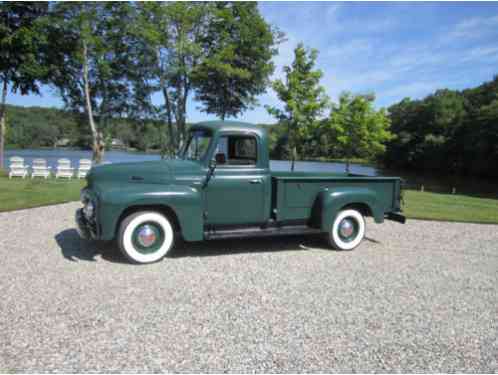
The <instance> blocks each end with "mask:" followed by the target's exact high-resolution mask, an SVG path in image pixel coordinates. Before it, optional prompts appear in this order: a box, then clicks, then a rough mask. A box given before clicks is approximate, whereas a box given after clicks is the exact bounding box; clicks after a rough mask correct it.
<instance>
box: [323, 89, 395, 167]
mask: <svg viewBox="0 0 498 375" xmlns="http://www.w3.org/2000/svg"><path fill="white" fill-rule="evenodd" d="M374 100H375V96H374V95H351V94H350V93H347V92H346V93H343V94H341V96H340V98H339V105H338V106H337V107H335V108H333V109H332V112H331V114H330V118H329V121H328V124H327V125H328V128H329V130H330V132H331V134H333V135H334V142H336V143H337V144H338V145H339V146H340V147H341V149H342V152H343V154H344V155H345V156H346V171H347V172H349V171H350V160H351V158H352V157H354V156H356V157H362V158H369V159H373V158H375V157H377V156H378V155H379V154H381V153H383V152H384V151H385V149H386V146H385V143H386V142H388V141H389V140H391V139H392V138H393V135H392V134H391V132H390V131H389V127H390V121H389V118H388V116H387V114H386V112H385V110H384V109H380V110H378V111H377V110H375V109H374V107H373V102H374Z"/></svg>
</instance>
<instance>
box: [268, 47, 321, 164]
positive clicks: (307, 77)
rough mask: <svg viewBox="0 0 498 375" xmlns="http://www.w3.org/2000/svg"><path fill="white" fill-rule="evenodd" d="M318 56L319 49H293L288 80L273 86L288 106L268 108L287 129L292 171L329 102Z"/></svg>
mask: <svg viewBox="0 0 498 375" xmlns="http://www.w3.org/2000/svg"><path fill="white" fill-rule="evenodd" d="M317 56H318V51H317V50H314V49H312V50H307V49H305V48H304V45H303V44H302V43H300V44H299V45H298V46H297V47H296V48H295V49H294V61H293V63H292V65H291V66H286V67H284V72H285V81H283V80H281V79H277V80H276V81H274V82H273V84H272V87H273V90H275V92H276V93H277V96H278V98H279V99H280V100H281V101H282V102H284V103H285V105H284V109H283V110H282V109H280V108H277V107H270V106H266V109H267V110H268V112H269V113H270V114H271V115H273V116H274V117H275V118H277V120H278V121H279V122H280V124H282V125H284V126H285V127H286V128H287V131H288V139H289V146H290V151H291V160H292V163H291V170H292V171H293V170H294V162H295V160H296V159H297V157H298V154H299V153H300V151H302V150H303V144H305V143H306V142H309V141H310V139H311V138H312V135H313V133H314V131H315V129H316V127H318V126H319V125H320V118H321V117H322V116H323V115H324V111H325V109H326V108H327V106H328V102H329V99H328V97H327V95H326V94H325V89H324V88H323V87H322V86H320V79H321V78H322V72H321V71H320V70H314V67H315V62H316V58H317Z"/></svg>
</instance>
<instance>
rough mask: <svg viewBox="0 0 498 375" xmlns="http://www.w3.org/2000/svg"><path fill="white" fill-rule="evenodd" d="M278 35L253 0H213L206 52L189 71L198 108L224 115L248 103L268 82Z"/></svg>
mask: <svg viewBox="0 0 498 375" xmlns="http://www.w3.org/2000/svg"><path fill="white" fill-rule="evenodd" d="M280 38H281V33H279V32H278V31H276V30H273V29H272V28H271V26H270V25H269V24H268V23H266V22H265V20H264V18H263V17H262V16H261V15H260V13H259V10H258V6H257V3H250V2H249V3H248V2H218V3H215V5H214V7H213V8H212V16H211V17H210V20H209V23H208V25H207V30H206V35H205V37H204V39H203V50H204V51H205V54H206V56H205V57H204V58H203V59H202V61H201V62H200V63H199V64H198V66H197V67H196V68H195V70H194V72H193V73H194V85H195V87H196V99H197V100H198V101H200V102H201V103H203V104H204V108H202V110H203V111H204V112H207V113H213V114H216V115H218V116H219V117H220V118H221V119H222V120H224V119H225V118H226V117H227V116H237V115H238V114H239V113H241V112H243V111H245V110H247V109H248V108H250V107H251V106H253V105H254V104H255V103H256V96H257V95H259V94H261V93H263V92H264V91H265V90H266V87H267V86H268V84H269V76H270V75H271V74H272V73H273V70H274V65H273V62H272V61H271V58H272V56H274V55H275V54H276V53H277V49H276V48H275V44H276V43H277V42H278V41H279V39H280Z"/></svg>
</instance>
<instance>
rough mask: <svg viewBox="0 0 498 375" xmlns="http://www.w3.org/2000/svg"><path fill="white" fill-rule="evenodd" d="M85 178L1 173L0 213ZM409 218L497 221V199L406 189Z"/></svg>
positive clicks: (62, 191)
mask: <svg viewBox="0 0 498 375" xmlns="http://www.w3.org/2000/svg"><path fill="white" fill-rule="evenodd" d="M84 185H85V180H74V179H73V180H71V181H67V180H55V179H54V178H51V179H48V180H44V179H34V180H31V179H29V178H27V179H24V180H23V179H20V178H15V179H12V180H9V179H8V178H7V177H5V175H2V176H0V212H1V211H12V210H18V209H22V208H30V207H39V206H46V205H50V204H57V203H65V202H71V201H77V200H78V199H79V196H80V190H81V188H82V187H83V186H84ZM404 213H405V215H406V216H407V217H408V218H413V219H430V220H445V221H465V222H476V223H495V224H498V199H486V198H474V197H469V196H465V195H452V194H437V193H428V192H423V193H422V192H420V191H414V190H406V191H405V206H404Z"/></svg>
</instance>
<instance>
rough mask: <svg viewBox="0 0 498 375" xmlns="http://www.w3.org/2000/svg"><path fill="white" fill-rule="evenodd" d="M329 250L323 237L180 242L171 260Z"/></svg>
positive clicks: (278, 237) (275, 237)
mask: <svg viewBox="0 0 498 375" xmlns="http://www.w3.org/2000/svg"><path fill="white" fill-rule="evenodd" d="M315 249H320V250H328V248H327V245H326V243H325V241H324V240H323V238H322V237H321V236H317V235H306V236H274V237H265V238H237V239H226V240H211V241H202V242H183V241H181V242H179V243H178V245H177V246H176V247H175V248H174V249H173V252H172V254H171V255H170V258H183V257H210V256H219V255H228V254H244V253H268V252H280V251H307V250H315Z"/></svg>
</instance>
